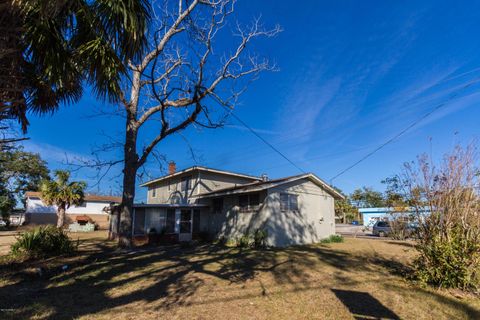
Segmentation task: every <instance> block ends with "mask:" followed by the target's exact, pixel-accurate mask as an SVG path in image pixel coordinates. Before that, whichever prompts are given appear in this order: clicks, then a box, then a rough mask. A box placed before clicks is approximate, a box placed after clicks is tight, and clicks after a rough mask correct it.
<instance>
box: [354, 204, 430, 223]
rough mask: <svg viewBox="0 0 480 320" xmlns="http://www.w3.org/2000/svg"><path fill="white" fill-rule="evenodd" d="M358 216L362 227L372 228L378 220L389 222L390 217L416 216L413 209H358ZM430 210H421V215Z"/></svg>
mask: <svg viewBox="0 0 480 320" xmlns="http://www.w3.org/2000/svg"><path fill="white" fill-rule="evenodd" d="M358 211H359V212H360V215H361V216H362V220H363V225H364V226H365V227H372V226H373V225H374V224H375V222H377V221H379V220H390V219H391V218H392V217H394V216H397V215H399V214H400V215H404V216H405V217H410V216H412V215H416V210H415V209H414V208H403V209H399V208H391V207H385V208H360V209H358ZM429 212H430V210H429V209H428V208H422V210H421V213H422V214H429Z"/></svg>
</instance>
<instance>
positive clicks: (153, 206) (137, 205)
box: [133, 203, 208, 208]
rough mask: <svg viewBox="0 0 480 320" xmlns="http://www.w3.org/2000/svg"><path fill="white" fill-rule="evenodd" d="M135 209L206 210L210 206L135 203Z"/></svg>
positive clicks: (198, 204) (199, 204)
mask: <svg viewBox="0 0 480 320" xmlns="http://www.w3.org/2000/svg"><path fill="white" fill-rule="evenodd" d="M133 207H134V208H206V207H208V205H206V204H201V203H186V204H180V203H179V204H170V203H135V204H134V205H133Z"/></svg>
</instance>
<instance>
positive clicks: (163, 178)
mask: <svg viewBox="0 0 480 320" xmlns="http://www.w3.org/2000/svg"><path fill="white" fill-rule="evenodd" d="M193 171H203V172H213V173H218V174H223V175H227V176H233V177H239V178H245V179H251V180H253V181H260V180H261V178H259V177H256V176H250V175H246V174H242V173H236V172H231V171H225V170H218V169H212V168H207V167H202V166H193V167H190V168H187V169H184V170H181V171H177V172H175V173H172V174H168V175H165V176H163V177H160V178H157V179H153V180H150V181H147V182H145V183H143V184H141V185H140V187H147V186H149V185H152V184H155V183H158V182H161V181H164V180H167V179H170V178H173V177H177V176H180V175H182V174H184V173H188V172H193Z"/></svg>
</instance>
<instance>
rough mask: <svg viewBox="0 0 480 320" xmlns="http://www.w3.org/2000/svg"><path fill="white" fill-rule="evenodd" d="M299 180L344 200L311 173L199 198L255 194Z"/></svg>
mask: <svg viewBox="0 0 480 320" xmlns="http://www.w3.org/2000/svg"><path fill="white" fill-rule="evenodd" d="M301 179H308V180H309V181H311V182H313V183H314V184H316V185H317V186H319V187H320V188H322V189H324V190H325V191H326V192H328V193H329V194H330V195H332V196H333V197H334V198H336V199H344V196H343V195H342V194H341V193H339V192H338V191H336V190H335V189H334V188H332V187H331V186H330V185H328V184H327V183H326V182H324V181H323V180H322V179H320V178H319V177H317V176H316V175H314V174H313V173H306V174H301V175H296V176H291V177H285V178H280V179H274V180H268V181H260V182H253V183H249V184H245V185H241V186H235V187H229V188H225V189H220V190H216V191H212V192H208V193H204V194H200V195H199V196H200V197H209V198H210V197H217V196H223V195H230V194H240V193H247V192H256V191H262V190H266V189H270V188H275V187H277V186H281V185H283V184H286V183H290V182H294V181H298V180H301Z"/></svg>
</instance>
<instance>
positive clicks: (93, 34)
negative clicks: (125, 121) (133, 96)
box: [0, 0, 151, 131]
mask: <svg viewBox="0 0 480 320" xmlns="http://www.w3.org/2000/svg"><path fill="white" fill-rule="evenodd" d="M150 11H151V7H150V3H149V1H148V0H109V1H100V0H93V1H90V0H68V1H64V0H0V31H1V32H0V114H4V115H7V116H11V117H13V118H15V119H16V120H18V122H19V123H20V124H21V126H22V129H23V130H24V131H25V130H26V129H27V126H28V120H27V118H26V113H27V111H32V112H36V113H48V112H53V111H55V110H56V109H57V108H58V107H59V105H60V104H62V103H73V102H77V101H78V100H79V99H80V98H81V96H82V91H83V90H82V87H83V86H82V85H83V84H84V83H85V82H86V83H88V84H89V85H90V86H91V87H92V88H93V91H94V92H95V93H96V94H97V96H98V97H100V98H103V99H105V98H107V99H108V100H109V101H111V102H117V101H118V100H119V99H120V98H121V97H120V96H119V94H120V92H121V91H120V80H121V76H122V75H123V74H125V72H126V65H127V64H128V61H130V60H133V61H135V59H137V58H138V57H139V56H140V54H141V53H142V48H143V47H144V46H145V44H146V37H145V31H146V30H147V26H148V23H149V21H150Z"/></svg>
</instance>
